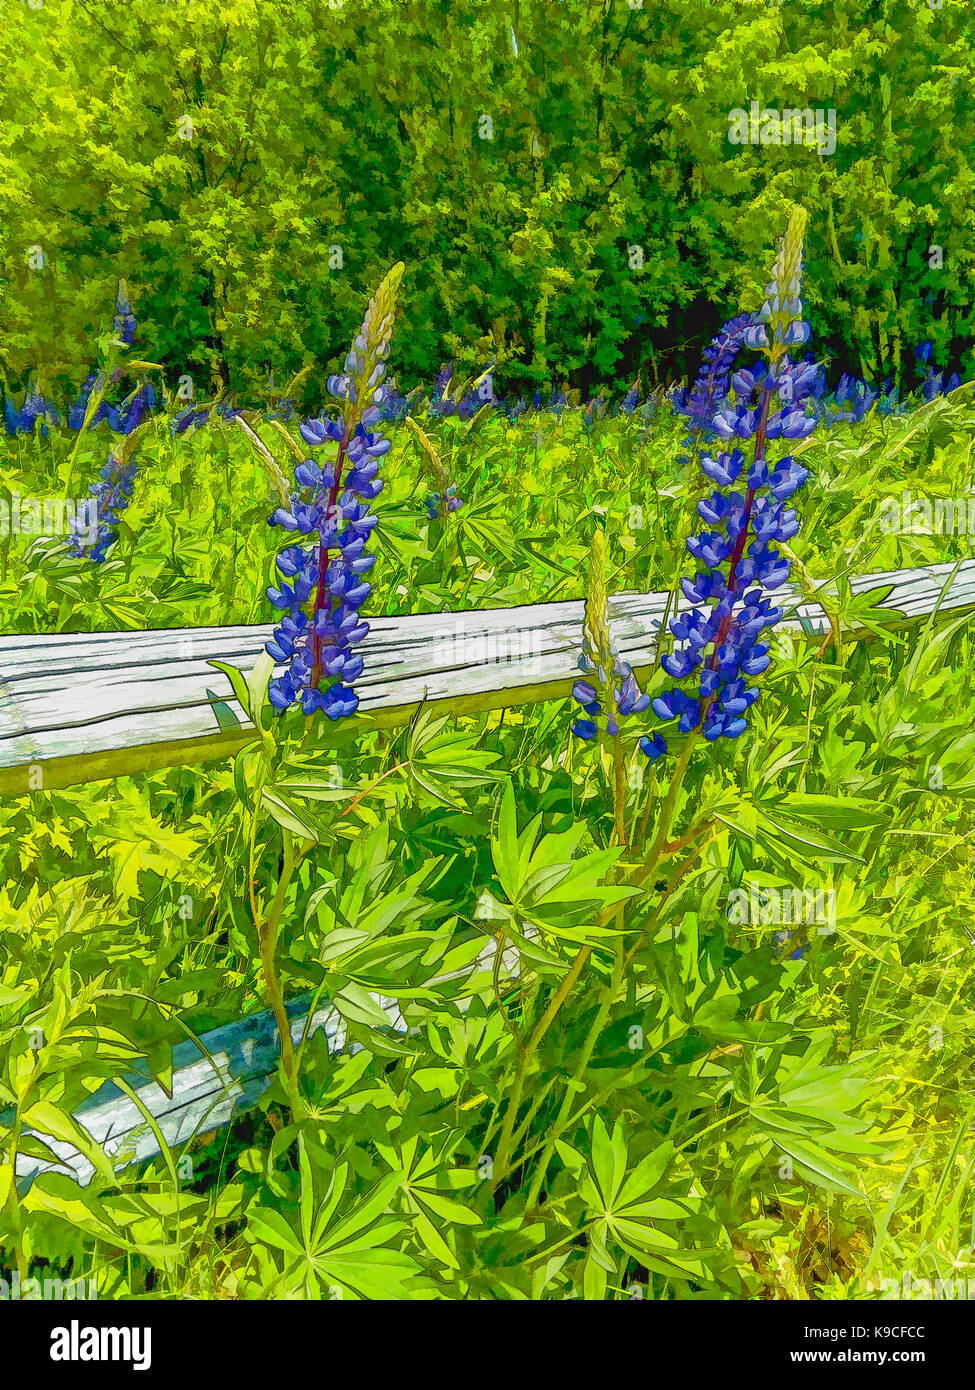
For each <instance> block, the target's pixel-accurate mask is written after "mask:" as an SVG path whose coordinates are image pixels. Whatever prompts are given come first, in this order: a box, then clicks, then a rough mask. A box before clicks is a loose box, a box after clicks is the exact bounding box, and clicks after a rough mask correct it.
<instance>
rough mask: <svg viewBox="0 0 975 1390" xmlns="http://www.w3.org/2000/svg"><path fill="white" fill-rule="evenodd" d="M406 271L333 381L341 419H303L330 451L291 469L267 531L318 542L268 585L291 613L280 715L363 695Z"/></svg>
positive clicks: (306, 433) (390, 282) (341, 705)
mask: <svg viewBox="0 0 975 1390" xmlns="http://www.w3.org/2000/svg"><path fill="white" fill-rule="evenodd" d="M403 270H404V266H403V263H402V262H398V263H397V264H396V265H394V266H393V268H392V270H391V271H390V272H389V274H388V275H387V276H386V278H385V280H384V281H383V282H382V284H381V285H380V287H379V289H378V290H377V291H376V293H375V295H374V296H373V298H372V299H371V300H370V301H369V307H368V309H367V311H366V316H365V319H364V320H363V323H362V327H361V328H360V330H359V332H358V334H357V335H356V337H355V340H354V342H353V345H352V350H351V351H350V352H349V354H348V356H347V358H346V361H345V372H346V374H345V375H344V376H341V377H339V376H330V377H329V378H328V382H327V389H328V392H329V394H330V395H332V396H334V397H335V398H336V399H338V400H340V401H342V407H341V409H340V411H339V415H338V418H337V419H332V418H331V417H329V416H325V417H323V418H322V419H318V420H307V421H306V422H305V423H304V424H303V425H302V426H301V428H300V431H299V432H300V434H301V438H302V439H303V440H304V442H305V444H307V445H308V446H309V448H310V449H313V450H318V449H321V448H323V446H324V445H325V444H326V441H327V442H328V444H329V446H330V447H329V449H328V450H327V452H326V453H325V454H323V455H322V457H321V459H320V461H319V462H315V460H313V459H312V458H307V459H304V460H303V461H302V462H301V463H299V464H298V465H297V467H296V468H295V473H294V477H295V483H296V484H297V488H296V490H295V492H294V493H293V494H292V498H291V505H290V507H284V506H281V507H278V508H277V510H276V511H275V512H274V514H273V516H272V517H271V525H272V526H281V527H283V528H284V529H285V530H286V531H292V532H297V533H298V534H299V535H302V536H314V537H315V538H316V539H315V542H314V544H312V545H311V546H310V547H309V548H308V549H303V548H302V547H301V546H300V545H294V546H290V547H289V548H288V549H287V550H284V551H282V552H281V554H280V555H279V556H278V559H277V567H278V569H279V570H280V572H281V574H282V575H284V576H285V578H286V579H289V580H290V581H291V583H290V584H287V583H283V584H282V585H281V588H280V589H277V588H269V589H268V591H267V592H268V598H269V599H270V600H271V602H272V603H273V604H274V606H275V607H276V608H278V609H282V610H284V611H285V612H286V613H287V616H286V617H285V618H283V619H282V621H281V622H280V623H279V625H278V626H277V628H275V631H274V635H273V637H272V639H271V641H270V642H269V643H268V644H267V651H268V654H269V655H270V656H272V657H273V658H274V660H275V661H277V662H287V663H288V669H287V670H286V671H285V672H284V674H283V675H281V676H280V677H278V678H277V679H276V680H273V681H272V682H271V684H270V686H269V688H268V698H269V699H270V701H271V704H272V705H273V707H274V708H275V709H278V710H284V709H287V708H288V707H289V706H291V705H293V704H294V703H296V702H297V701H299V700H300V701H301V706H302V709H303V711H304V713H305V714H313V713H314V712H315V711H316V710H321V711H322V712H323V713H324V714H325V715H326V716H327V718H329V719H333V720H335V719H340V718H342V717H343V716H345V715H350V714H354V713H355V710H356V708H357V706H358V703H359V697H358V695H357V694H356V692H355V690H354V689H353V682H354V681H355V679H356V677H357V676H359V675H360V673H361V671H362V667H363V662H362V657H361V656H360V655H359V654H358V653H357V652H356V651H355V650H354V648H356V647H357V645H358V643H359V642H361V641H362V639H363V637H365V635H366V633H367V632H368V631H369V624H368V623H366V622H363V621H362V619H361V617H360V615H359V609H360V607H361V606H362V604H363V603H364V602H365V600H366V598H368V596H369V593H370V589H371V586H370V585H369V584H368V582H367V581H366V580H365V578H364V577H363V576H364V575H365V574H367V573H368V571H369V570H370V569H371V568H372V566H373V564H374V563H375V556H372V555H367V554H366V553H365V546H366V541H367V539H368V537H369V534H370V532H371V531H372V530H373V528H374V527H375V525H376V521H377V518H376V517H375V515H373V514H372V513H371V512H370V510H369V503H370V502H371V501H372V500H373V499H374V498H375V497H377V496H378V495H379V493H380V491H381V490H382V482H381V481H380V479H379V478H378V477H377V474H378V471H379V460H380V458H381V457H382V456H383V454H385V453H387V452H388V450H389V448H390V442H389V440H388V439H385V438H383V437H382V436H381V435H380V434H379V433H378V431H374V430H373V428H372V427H373V426H375V425H376V424H378V423H379V422H380V419H381V411H380V406H381V404H382V401H383V387H382V381H383V377H384V376H385V374H386V358H387V356H388V354H389V345H390V337H391V334H392V331H393V318H394V314H395V309H396V294H397V291H398V289H399V285H400V281H401V280H402V278H403Z"/></svg>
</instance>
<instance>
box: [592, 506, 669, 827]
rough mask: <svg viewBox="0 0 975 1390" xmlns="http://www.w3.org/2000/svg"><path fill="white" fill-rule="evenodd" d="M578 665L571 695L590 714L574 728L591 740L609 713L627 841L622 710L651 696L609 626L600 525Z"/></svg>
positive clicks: (634, 710)
mask: <svg viewBox="0 0 975 1390" xmlns="http://www.w3.org/2000/svg"><path fill="white" fill-rule="evenodd" d="M579 669H580V671H582V672H583V674H584V675H585V677H586V679H585V680H577V681H576V683H575V685H574V686H573V687H572V697H573V699H574V700H576V701H577V702H578V703H579V704H580V705H581V706H582V709H583V714H584V716H585V717H584V718H578V719H576V720H575V722H574V723H573V725H572V732H573V733H574V734H575V736H576V738H579V739H582V740H583V741H584V742H587V743H588V742H589V741H590V740H594V739H598V738H599V737H600V735H601V733H602V730H601V727H600V722H599V721H600V719H602V718H605V721H606V723H605V733H606V734H607V735H608V736H609V738H610V739H611V740H612V748H613V820H614V825H615V833H616V839H617V842H618V843H619V844H621V845H622V844H624V843H625V842H626V827H625V823H624V819H623V814H624V806H625V800H626V779H625V768H624V754H623V744H622V739H621V737H620V725H619V720H618V719H617V715H618V716H620V718H625V717H626V716H627V715H631V714H642V713H643V712H644V710H647V709H649V708H650V697H649V695H644V694H643V693H642V691H641V690H640V687H639V685H638V684H637V680H636V677H635V676H634V674H633V670H632V668H631V666H630V664H629V662H628V661H624V660H623V658H622V657H621V656H620V654H619V652H618V651H617V649H616V645H615V643H614V642H613V639H612V635H611V633H610V630H609V598H608V592H607V584H606V537H605V535H604V533H603V530H602V528H601V527H598V526H597V528H596V531H595V532H594V534H593V539H592V545H591V547H590V551H589V571H588V575H587V579H586V602H585V611H584V616H583V623H582V652H581V654H580V656H579ZM640 746H641V748H642V749H643V752H644V753H646V755H647V756H648V757H649V758H651V760H652V759H653V757H655V756H656V753H655V751H654V750H653V745H652V742H651V741H649V740H647V739H643V740H642V741H641V745H640Z"/></svg>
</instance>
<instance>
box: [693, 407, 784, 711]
mask: <svg viewBox="0 0 975 1390" xmlns="http://www.w3.org/2000/svg"><path fill="white" fill-rule="evenodd" d="M773 394H774V393H773V392H772V391H771V390H769V389H768V388H766V390H765V399H764V400H763V402H762V414H761V417H760V418H759V421H758V429H757V430H756V431H755V455H754V458H753V460H752V466H754V465H755V464H756V463H761V462H762V461H763V460H764V458H765V445H766V443H767V436H766V433H765V431H766V429H767V428H768V417H769V408H770V406H771V404H772V396H773ZM755 492H756V489H755V488H751V487H750V488H748V490H747V491H746V493H745V515H744V525H743V526H742V528H741V531H740V532H739V535H738V539H737V540H736V541H735V548H734V550H733V551H732V553H731V559H730V561H729V564H728V588H729V589H730V590H731V597H732V603H733V602H734V600H735V599H736V598H737V597H738V589H737V580H736V578H735V570H736V569H737V568H738V565H739V562H740V561H741V557H742V555H744V553H745V544H746V542H747V540H748V528H749V525H750V524H751V519H752V507H753V506H754V503H755ZM733 621H734V613H729V614H728V616H727V617H726V618H725V619H724V620H723V621H722V623H721V626H720V627H719V628H718V633H717V636H716V637H715V639H714V648H713V650H712V652H711V656H710V659H709V661H708V670H709V671H716V670H717V668H718V652H719V650H720V648H721V647H722V646H723V645H724V641H725V638H726V637H727V636H728V630H729V629H730V627H731V624H732V622H733ZM717 698H718V697H717V695H709V696H708V698H707V699H706V700H705V702H704V707H703V709H702V710H701V723H702V724H703V723H704V721H705V720H706V719H707V717H708V713H709V712H710V709H711V706H712V705H713V704H714V702H715V700H716V699H717Z"/></svg>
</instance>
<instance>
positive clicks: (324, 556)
mask: <svg viewBox="0 0 975 1390" xmlns="http://www.w3.org/2000/svg"><path fill="white" fill-rule="evenodd" d="M354 428H355V424H354V421H350V423H349V424H348V425H347V426H346V429H345V434H344V435H343V436H342V439H341V441H340V443H339V452H338V458H337V459H336V460H335V482H334V484H333V485H332V488H331V490H330V492H329V495H328V510H327V511H326V513H325V519H326V522H328V521H330V520H332V518H333V517H334V515H335V505H336V502H337V501H338V495H339V488H340V487H341V486H342V469H343V467H344V465H345V451H346V449H347V448H348V446H349V439H350V438H351V435H352V431H353V429H354ZM327 572H328V546H327V545H326V544H325V543H324V541H323V540H322V535H321V532H320V531H319V533H318V588H317V589H316V591H315V606H314V608H313V609H312V615H311V622H312V634H311V655H312V668H311V674H310V675H309V677H308V686H309V689H311V690H317V689H318V682H319V681H320V680H321V678H322V676H323V675H324V667H323V665H322V648H323V645H324V643H323V639H322V638H321V637H319V636H318V634H317V633H316V632H315V631H314V626H315V619H316V618H317V617H318V614H319V613H321V612H323V611H324V609H325V606H326V604H327V603H328V602H329V599H328V593H327V586H326V575H327Z"/></svg>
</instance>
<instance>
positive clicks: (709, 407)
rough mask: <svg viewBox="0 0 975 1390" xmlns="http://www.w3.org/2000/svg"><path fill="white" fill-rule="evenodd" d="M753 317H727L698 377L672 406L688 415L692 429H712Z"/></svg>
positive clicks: (709, 349) (709, 348) (711, 345)
mask: <svg viewBox="0 0 975 1390" xmlns="http://www.w3.org/2000/svg"><path fill="white" fill-rule="evenodd" d="M754 320H755V316H754V314H739V315H738V316H737V317H736V318H733V319H730V320H729V321H728V322H727V323H726V324H725V325H724V326H723V327H722V329H721V331H720V332H719V333H718V334H717V336H716V337H714V338H712V339H711V342H710V344H709V345H708V347H706V348H705V349H704V362H703V365H702V367H701V371H700V373H699V374H698V378H697V380H696V381H695V383H694V385H693V387H692V388H691V391H690V392H689V393H687V394H686V395H685V397H684V399H683V400H681V402H680V403H679V404H676V405H675V407H674V408H675V409H676V410H677V411H678V413H679V414H681V415H686V416H687V423H688V425H689V426H690V428H691V430H693V431H699V430H700V431H704V430H708V429H711V428H713V424H712V422H713V418H714V415H715V413H716V412H717V410H718V408H719V407H720V405H721V403H722V402H723V401H724V400H725V398H726V397H727V395H728V389H729V385H730V380H731V369H732V367H733V366H734V363H735V359H736V358H737V356H738V354H739V352H740V351H741V348H742V342H743V339H744V335H745V331H746V330H747V329H748V328H750V327H751V325H752V324H753V323H754ZM725 437H728V436H725Z"/></svg>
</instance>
